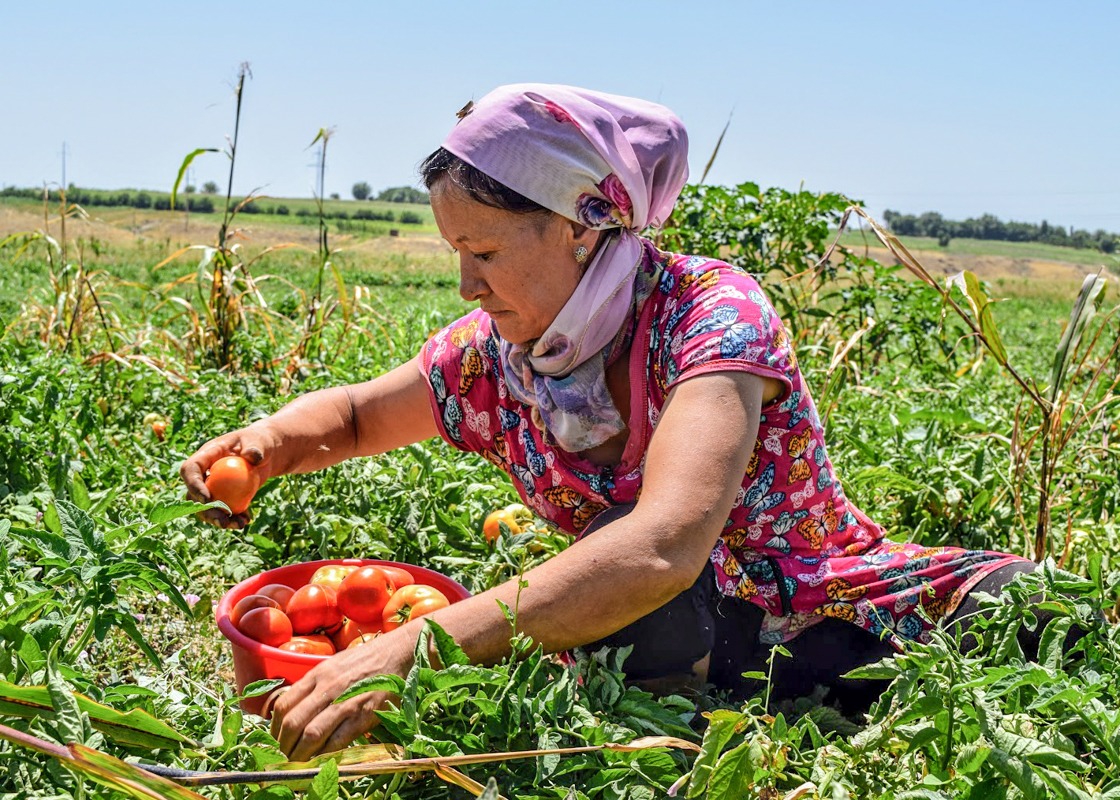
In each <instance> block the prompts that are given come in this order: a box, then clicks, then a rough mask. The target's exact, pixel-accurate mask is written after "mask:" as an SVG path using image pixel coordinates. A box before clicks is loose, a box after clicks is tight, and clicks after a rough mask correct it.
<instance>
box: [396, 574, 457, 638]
mask: <svg viewBox="0 0 1120 800" xmlns="http://www.w3.org/2000/svg"><path fill="white" fill-rule="evenodd" d="M448 605H449V603H448V600H447V597H445V596H444V594H443V592H441V591H440V590H439V589H436V588H435V587H433V586H425V585H423V584H420V583H414V584H412V585H410V586H404V587H402V588H400V589H397V591H396V592H394V593H393V596H392V597H391V598H389V602H388V603H386V604H385V610H384V611H383V612H382V618H381V627H382V630H385V631H391V630H395V629H397V628H399V627H400V626H401V625H404V624H405V623H406V622H408V621H409V620H410V619H415V618H416V617H422V616H424V615H425V614H431V613H432V612H433V611H438V610H439V609H441V608H446V607H447V606H448Z"/></svg>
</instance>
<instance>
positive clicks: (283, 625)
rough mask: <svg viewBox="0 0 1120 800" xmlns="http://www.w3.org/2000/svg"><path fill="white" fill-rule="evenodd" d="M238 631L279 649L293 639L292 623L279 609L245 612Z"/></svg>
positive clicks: (266, 607) (270, 608)
mask: <svg viewBox="0 0 1120 800" xmlns="http://www.w3.org/2000/svg"><path fill="white" fill-rule="evenodd" d="M237 629H238V630H239V631H241V632H242V633H243V634H245V635H246V636H248V637H249V638H250V639H256V640H257V641H258V642H260V643H261V644H267V645H269V646H271V647H279V646H280V645H282V644H283V643H284V642H286V641H288V640H289V639H291V638H292V623H291V621H290V620H289V619H288V617H287V616H286V615H285V614H284V612H283V611H281V610H280V609H278V608H272V607H271V606H264V607H262V608H254V609H250V610H249V611H246V612H245V616H243V617H242V618H241V624H240V625H238V627H237Z"/></svg>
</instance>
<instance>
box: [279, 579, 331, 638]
mask: <svg viewBox="0 0 1120 800" xmlns="http://www.w3.org/2000/svg"><path fill="white" fill-rule="evenodd" d="M287 613H288V618H289V619H290V620H291V621H292V630H293V631H294V632H295V633H299V634H304V633H314V632H315V631H325V630H333V629H334V628H336V627H338V626H339V625H340V624H341V623H342V612H341V611H339V610H338V595H337V594H336V593H335V590H334V589H332V588H331V587H329V586H322V585H319V584H316V583H309V584H307V585H306V586H301V587H299V588H298V589H296V591H295V594H293V595H292V599H291V600H289V601H288V611H287Z"/></svg>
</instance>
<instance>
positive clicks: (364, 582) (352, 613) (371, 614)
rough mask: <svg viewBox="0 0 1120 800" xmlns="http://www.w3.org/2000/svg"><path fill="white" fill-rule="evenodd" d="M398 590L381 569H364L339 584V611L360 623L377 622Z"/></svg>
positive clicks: (351, 574)
mask: <svg viewBox="0 0 1120 800" xmlns="http://www.w3.org/2000/svg"><path fill="white" fill-rule="evenodd" d="M396 590H397V587H395V586H394V585H393V582H392V581H391V580H389V576H388V575H386V574H385V572H384V571H383V570H382V569H381V568H380V567H362V568H361V569H358V570H355V571H354V572H351V573H350V574H349V575H347V576H346V577H345V578H343V579H342V583H341V584H339V587H338V610H339V611H341V612H342V613H343V614H345V615H346V616H347V617H349V618H350V619H352V620H356V621H358V622H375V621H377V620H380V619H381V611H382V609H384V608H385V604H386V603H388V602H389V598H390V597H392V596H393V592H395V591H396Z"/></svg>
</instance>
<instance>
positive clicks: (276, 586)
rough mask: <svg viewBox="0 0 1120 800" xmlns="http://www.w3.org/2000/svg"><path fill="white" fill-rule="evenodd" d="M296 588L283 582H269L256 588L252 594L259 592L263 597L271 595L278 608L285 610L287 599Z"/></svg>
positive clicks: (289, 598) (290, 597)
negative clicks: (278, 605)
mask: <svg viewBox="0 0 1120 800" xmlns="http://www.w3.org/2000/svg"><path fill="white" fill-rule="evenodd" d="M295 593H296V590H295V589H293V588H292V587H291V586H288V585H287V584H283V583H270V584H268V585H266V586H262V587H261V588H259V589H257V591H256V592H254V594H261V595H264V596H265V597H271V598H272V599H273V600H275V601H276V602H277V603H279V604H280V610H281V611H286V610H287V609H288V601H289V600H291V599H292V595H293V594H295Z"/></svg>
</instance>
